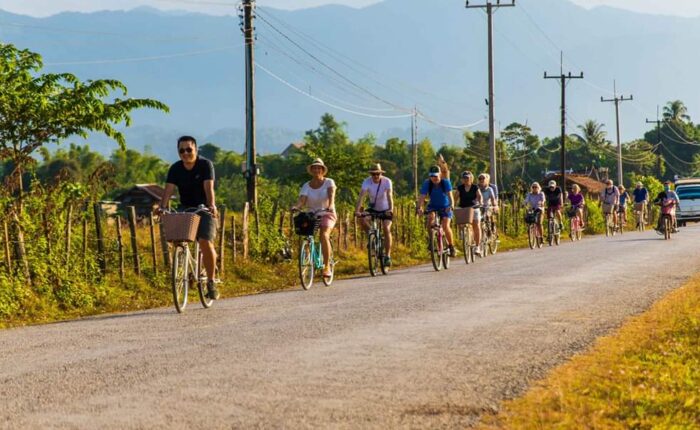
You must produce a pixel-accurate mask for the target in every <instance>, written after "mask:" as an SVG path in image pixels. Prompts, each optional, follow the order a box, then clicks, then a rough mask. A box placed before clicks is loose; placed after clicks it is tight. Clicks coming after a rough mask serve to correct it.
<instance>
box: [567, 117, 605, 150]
mask: <svg viewBox="0 0 700 430" xmlns="http://www.w3.org/2000/svg"><path fill="white" fill-rule="evenodd" d="M603 127H605V124H602V123H599V122H597V121H595V120H592V119H589V120H588V121H586V122H584V123H583V125H579V126H578V129H579V130H581V133H582V134H580V135H579V134H575V135H574V136H576V137H577V138H578V139H579V140H581V141H582V142H583V143H585V144H586V146H588V147H593V148H595V147H601V146H603V145H604V144H605V143H606V139H605V137H606V136H607V135H608V133H607V132H605V131H604V130H603Z"/></svg>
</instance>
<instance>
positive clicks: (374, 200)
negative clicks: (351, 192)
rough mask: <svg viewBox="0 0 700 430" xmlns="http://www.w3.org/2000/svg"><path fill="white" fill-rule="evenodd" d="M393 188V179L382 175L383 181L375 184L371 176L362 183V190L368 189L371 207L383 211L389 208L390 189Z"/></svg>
mask: <svg viewBox="0 0 700 430" xmlns="http://www.w3.org/2000/svg"><path fill="white" fill-rule="evenodd" d="M392 189H393V188H392V184H391V179H389V178H385V177H384V176H382V178H381V182H380V183H378V184H375V183H374V181H373V180H372V177H371V176H370V177H369V178H367V179H365V181H364V182H363V183H362V190H361V191H360V192H364V191H367V195H369V203H370V205H371V206H370V207H371V208H372V209H374V210H375V211H379V212H383V211H388V210H389V191H391V190H392Z"/></svg>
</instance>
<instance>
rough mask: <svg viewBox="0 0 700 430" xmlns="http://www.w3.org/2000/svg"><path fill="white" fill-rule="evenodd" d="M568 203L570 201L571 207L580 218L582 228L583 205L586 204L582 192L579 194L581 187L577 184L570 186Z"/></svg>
mask: <svg viewBox="0 0 700 430" xmlns="http://www.w3.org/2000/svg"><path fill="white" fill-rule="evenodd" d="M569 203H571V209H573V210H575V211H576V215H578V217H579V219H580V220H581V228H584V227H585V226H584V225H583V207H584V206H585V205H586V200H585V199H584V197H583V194H581V187H579V186H578V185H577V184H574V185H572V186H571V194H569Z"/></svg>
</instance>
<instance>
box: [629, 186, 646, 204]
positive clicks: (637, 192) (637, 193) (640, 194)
mask: <svg viewBox="0 0 700 430" xmlns="http://www.w3.org/2000/svg"><path fill="white" fill-rule="evenodd" d="M632 194H634V202H635V203H642V202H644V201H647V200H649V192H648V191H647V189H646V188H644V187H642V188H635V189H634V191H632Z"/></svg>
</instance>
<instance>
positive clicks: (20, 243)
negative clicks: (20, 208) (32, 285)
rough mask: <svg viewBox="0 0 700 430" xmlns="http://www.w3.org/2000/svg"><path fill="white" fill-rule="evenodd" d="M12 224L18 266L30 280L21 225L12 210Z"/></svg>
mask: <svg viewBox="0 0 700 430" xmlns="http://www.w3.org/2000/svg"><path fill="white" fill-rule="evenodd" d="M12 224H13V230H14V236H15V240H16V242H15V253H16V256H17V260H19V264H20V268H21V269H22V273H23V274H24V277H25V278H26V279H27V280H29V281H31V273H30V272H29V261H27V250H26V248H25V247H24V233H23V232H22V225H21V224H20V221H19V217H18V216H17V213H15V212H12Z"/></svg>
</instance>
